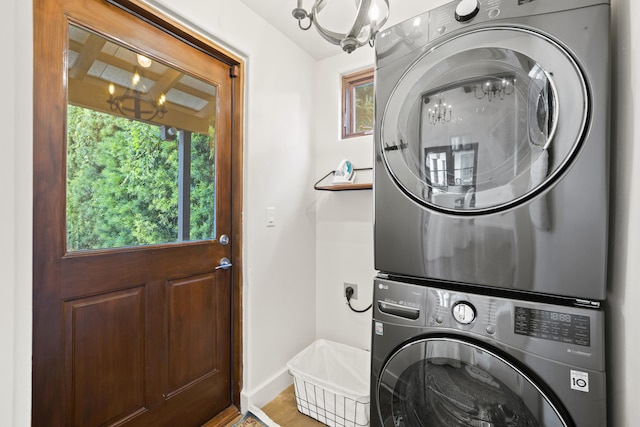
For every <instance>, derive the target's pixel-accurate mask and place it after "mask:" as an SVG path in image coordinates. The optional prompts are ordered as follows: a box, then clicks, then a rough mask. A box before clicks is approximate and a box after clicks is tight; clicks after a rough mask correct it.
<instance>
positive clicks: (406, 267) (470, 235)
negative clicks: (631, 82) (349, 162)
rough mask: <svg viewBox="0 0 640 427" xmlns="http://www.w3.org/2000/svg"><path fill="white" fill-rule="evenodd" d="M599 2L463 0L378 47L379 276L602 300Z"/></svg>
mask: <svg viewBox="0 0 640 427" xmlns="http://www.w3.org/2000/svg"><path fill="white" fill-rule="evenodd" d="M609 11H610V5H609V1H608V0H562V1H557V0H478V1H477V0H462V1H455V2H452V3H449V4H446V5H444V6H442V7H439V8H437V9H434V10H431V11H429V12H427V13H425V14H423V15H420V16H418V17H416V18H414V19H412V20H409V21H406V22H404V23H402V24H399V25H397V26H395V27H391V28H390V29H388V30H386V31H384V32H382V33H380V34H379V36H378V39H377V40H376V127H375V149H376V162H375V181H374V182H375V184H374V189H375V267H376V269H377V270H380V271H382V272H385V273H389V274H395V275H400V276H410V277H420V278H435V279H442V280H451V281H456V282H461V283H470V284H476V285H483V286H491V287H497V288H510V289H516V290H521V291H527V292H532V293H543V294H552V295H560V296H568V297H572V298H579V299H586V300H594V301H598V300H603V299H604V298H605V283H606V280H605V277H606V257H607V254H606V253H607V251H606V248H607V210H608V209H607V206H608V156H609V154H608V137H609V133H608V114H609V108H608V105H609V53H608V45H609Z"/></svg>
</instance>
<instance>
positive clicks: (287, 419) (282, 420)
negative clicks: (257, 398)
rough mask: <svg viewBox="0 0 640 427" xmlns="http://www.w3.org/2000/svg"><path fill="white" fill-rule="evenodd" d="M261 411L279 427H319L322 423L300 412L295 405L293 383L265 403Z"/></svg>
mask: <svg viewBox="0 0 640 427" xmlns="http://www.w3.org/2000/svg"><path fill="white" fill-rule="evenodd" d="M262 411H263V412H264V413H265V414H267V416H268V417H269V418H271V419H272V420H273V421H274V422H276V423H278V424H280V426H281V427H320V426H324V424H322V423H320V422H318V421H316V420H314V419H313V418H311V417H308V416H306V415H304V414H301V413H300V412H299V411H298V408H297V406H296V396H295V392H294V391H293V384H291V386H289V387H288V388H287V389H285V390H284V391H283V392H282V393H280V394H279V395H278V396H276V397H275V399H273V400H272V401H271V402H269V403H267V404H266V405H265V406H264V408H262Z"/></svg>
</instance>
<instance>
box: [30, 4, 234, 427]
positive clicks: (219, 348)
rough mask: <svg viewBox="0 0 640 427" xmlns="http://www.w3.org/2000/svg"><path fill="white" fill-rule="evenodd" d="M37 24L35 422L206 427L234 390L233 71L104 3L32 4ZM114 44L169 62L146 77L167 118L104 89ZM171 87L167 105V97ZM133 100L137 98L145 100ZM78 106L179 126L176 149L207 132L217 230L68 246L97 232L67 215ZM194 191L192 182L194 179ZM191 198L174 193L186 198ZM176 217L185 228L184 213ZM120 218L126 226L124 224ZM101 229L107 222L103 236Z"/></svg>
mask: <svg viewBox="0 0 640 427" xmlns="http://www.w3.org/2000/svg"><path fill="white" fill-rule="evenodd" d="M34 24H35V25H34V28H35V35H34V52H35V72H34V242H33V243H34V297H33V298H34V300H33V303H34V317H33V321H34V325H33V328H34V332H33V334H34V335H33V414H32V415H33V418H32V424H33V425H34V426H45V425H46V426H83V427H89V426H116V425H117V426H178V425H179V426H197V425H201V424H202V423H204V422H205V421H206V420H209V419H211V418H213V417H214V416H215V415H216V414H218V413H220V412H221V411H223V410H224V409H225V408H228V407H229V406H230V405H232V403H233V400H234V399H233V393H236V392H237V391H234V390H233V389H232V386H233V383H234V366H233V363H232V362H233V361H232V348H233V347H232V340H233V338H234V337H233V336H232V333H234V332H233V331H232V322H233V318H234V317H233V316H234V315H235V316H237V314H234V312H233V310H232V302H233V301H232V294H233V288H232V285H233V280H234V279H233V274H234V273H233V269H234V268H236V267H233V268H227V269H224V268H219V269H216V267H217V266H218V265H219V264H220V260H221V259H222V258H228V259H230V260H232V261H233V260H234V255H235V254H236V253H237V244H236V242H233V241H232V242H231V243H229V244H223V243H221V241H220V236H221V235H223V234H227V235H230V236H231V239H232V240H233V239H237V238H238V233H237V230H238V227H237V226H236V225H235V224H234V221H235V220H236V219H237V214H236V213H237V212H238V209H237V207H238V203H239V202H238V199H237V198H236V199H234V193H233V191H232V189H233V186H232V177H233V176H234V173H235V174H237V171H234V170H232V164H233V162H234V160H233V159H234V151H233V135H232V129H233V127H234V124H233V120H234V117H233V116H234V114H236V115H237V112H235V113H234V110H233V99H234V95H233V87H234V81H233V79H234V78H233V77H232V76H233V74H234V73H233V72H232V70H234V64H232V63H230V62H231V61H224V60H219V59H214V58H213V57H212V56H210V55H208V54H206V53H204V52H203V51H202V49H197V48H195V47H194V46H191V45H188V44H186V43H184V42H182V41H180V40H178V38H176V37H174V36H173V35H171V34H169V33H168V32H166V31H163V30H161V29H159V28H157V26H156V25H152V24H151V23H150V22H145V21H143V20H141V19H138V18H136V17H134V16H133V15H131V14H129V13H127V12H125V11H123V10H121V9H120V8H118V7H115V6H113V5H110V4H108V3H106V2H103V1H99V0H88V1H84V0H71V1H69V0H67V1H62V0H35V1H34ZM109 46H111V47H113V46H115V48H113V49H111V50H115V51H118V52H124V53H127V52H137V53H140V54H142V55H143V56H146V57H149V58H152V59H153V61H155V62H157V63H159V64H160V65H162V67H160V68H158V69H159V70H160V71H146V70H145V71H144V72H145V73H146V74H145V75H143V78H144V79H146V80H145V81H147V84H148V85H149V86H151V85H153V86H154V87H155V88H156V89H155V93H154V89H153V88H152V89H150V90H149V91H148V92H149V94H151V95H150V96H152V97H155V99H156V101H151V106H152V108H155V109H158V108H160V109H162V105H165V106H166V110H167V111H166V114H165V113H162V112H161V113H160V114H158V113H157V111H156V115H155V116H153V117H151V114H150V115H148V116H146V117H145V116H144V114H145V108H144V107H140V106H139V105H138V106H137V107H135V108H137V111H134V110H135V108H134V109H129V110H127V109H126V108H124V107H123V108H121V109H119V108H120V107H117V108H114V107H113V105H114V102H110V101H109V99H111V98H109V97H110V95H109V93H108V92H107V90H108V89H107V87H106V85H105V86H104V87H102V88H101V89H96V88H97V87H99V86H100V84H101V83H100V82H101V80H100V78H106V77H104V75H106V74H107V73H106V72H104V73H103V74H100V73H98V72H96V71H95V70H96V67H98V68H99V67H103V68H105V69H106V68H109V67H112V68H114V67H115V68H118V67H121V68H122V67H123V65H122V64H123V62H122V61H124V60H123V59H122V58H124V56H123V55H121V54H115V53H114V54H113V58H116V59H107V58H111V57H110V56H108V52H109ZM118 58H119V59H118ZM117 61H121V62H122V63H118V62H117ZM105 64H106V65H105ZM137 70H138V69H137V68H136V71H131V73H137V72H138V71H137ZM140 70H142V69H140ZM150 70H151V69H150ZM140 73H142V71H140ZM112 74H113V73H112ZM116 74H117V73H116ZM101 76H102V77H101ZM182 78H184V80H181V79H182ZM193 81H197V82H196V83H193ZM189 82H191V83H189ZM98 83H100V84H98ZM202 87H205V88H204V89H202ZM208 88H213V89H211V90H210V91H209V89H208ZM172 89H173V92H171V90H172ZM161 90H162V92H163V93H160V92H161ZM92 91H95V93H92ZM99 91H103V92H99ZM109 91H111V89H109ZM198 91H201V92H207V91H209V92H211V93H209V95H210V97H211V100H213V102H214V103H215V104H214V105H208V106H207V105H206V104H207V102H208V101H207V99H208V98H206V96H205V95H202V96H200V95H199V92H198ZM139 92H140V91H139ZM123 93H124V92H123ZM165 93H166V101H165V99H163V100H162V101H158V99H160V98H161V97H164V95H165ZM171 93H173V95H171ZM135 96H136V97H138V98H139V99H137V100H138V101H140V99H142V95H140V94H139V93H138V94H136V95H135ZM198 96H200V98H202V99H203V100H204V101H203V100H202V99H201V102H200V106H199V107H195V106H192V105H189V103H190V102H192V101H189V100H193V98H198ZM122 99H124V97H123V98H122ZM180 99H182V100H183V101H180ZM112 101H113V100H112ZM165 102H166V103H165ZM193 102H194V103H195V104H197V103H198V102H197V101H193ZM159 105H160V107H158V106H159ZM72 108H82V109H83V110H82V111H90V112H91V114H98V116H97V117H103V116H100V115H99V114H111V115H113V116H114V117H117V116H122V117H125V118H126V116H127V115H128V114H130V115H132V116H134V117H129V118H128V120H130V121H133V122H136V123H140V124H141V126H142V127H143V129H146V128H148V127H153V126H157V128H158V130H159V132H166V131H167V129H172V130H173V132H176V130H177V134H178V138H177V139H178V141H176V142H171V143H175V144H176V147H178V143H180V144H182V143H183V142H184V140H185V138H186V139H187V140H190V138H191V135H192V133H193V134H195V133H198V132H199V133H200V134H203V135H205V137H207V135H208V138H209V141H210V145H211V156H212V158H213V159H214V161H215V168H214V175H215V176H214V177H213V182H214V184H213V185H214V186H215V188H214V189H213V193H214V200H215V202H214V203H215V208H214V213H213V214H212V217H211V219H210V220H211V221H212V223H213V228H214V232H213V233H212V234H211V235H210V236H209V238H200V237H196V238H195V239H194V238H188V236H187V238H184V236H183V232H182V231H181V232H180V236H178V237H176V239H175V241H165V240H166V239H165V240H162V238H160V240H158V241H151V243H141V244H131V243H127V241H126V239H125V238H126V237H127V236H126V233H125V236H124V237H123V239H125V240H123V241H125V243H123V244H121V245H120V244H114V245H111V246H110V245H106V246H109V247H103V246H100V245H101V243H100V242H98V243H86V245H87V246H82V245H83V244H85V243H82V244H80V246H79V247H78V246H77V245H78V244H77V243H74V244H71V243H70V237H69V236H70V231H69V230H70V229H72V228H73V229H78V230H83V229H84V230H87V229H91V228H92V227H91V226H88V227H87V224H86V223H81V224H76V223H73V224H71V220H70V219H69V216H70V215H71V214H70V211H71V208H70V207H69V205H70V204H71V202H70V196H69V192H70V190H69V188H68V186H70V185H71V184H70V182H71V178H70V176H71V172H70V171H71V168H72V167H73V165H72V164H71V163H72V161H71V160H70V159H69V157H68V156H69V154H68V153H69V150H70V149H71V148H70V147H71V146H72V142H71V141H70V140H69V138H70V135H71V130H70V129H69V128H71V124H70V123H69V122H68V116H69V115H71V109H72ZM198 108H199V110H198ZM190 109H191V110H193V111H196V112H195V113H194V112H193V111H190ZM161 116H162V117H161ZM190 118H194V119H193V121H191V119H190ZM105 120H106V119H105ZM202 123H205V124H204V125H203V124H202ZM87 126H88V125H87V124H85V123H84V122H82V124H81V125H80V127H85V128H86V127H87ZM145 126H146V127H145ZM112 127H114V128H117V127H118V126H117V125H112ZM212 129H213V131H212ZM84 130H86V129H80V131H79V132H82V131H84ZM118 130H120V129H118ZM101 132H102V131H101ZM169 132H170V134H169V135H170V136H172V131H169ZM96 133H99V132H96ZM163 135H164V134H163ZM165 136H166V135H165ZM126 139H127V138H124V140H125V143H126ZM74 143H75V142H74ZM163 143H164V142H163ZM167 143H169V142H167ZM176 150H178V148H176ZM181 153H182V152H181ZM180 155H182V154H180ZM92 156H93V155H92V154H89V155H87V157H92ZM132 156H134V155H133V154H132ZM176 157H179V156H178V154H176ZM180 162H182V161H181V160H180ZM180 165H183V163H180ZM165 167H167V166H165V165H163V164H157V165H153V166H151V169H153V168H165ZM184 173H187V174H189V173H190V172H189V171H187V172H185V171H184V170H183V168H182V166H181V167H180V177H182V176H183V175H184ZM187 176H189V175H187ZM92 184H93V185H95V186H96V188H97V187H98V185H99V184H98V182H97V181H96V182H95V183H92ZM117 185H121V186H123V185H125V183H124V182H120V183H119V184H114V186H117ZM179 185H180V184H179V179H178V178H177V180H176V186H179ZM185 185H186V188H188V187H189V180H188V179H187V180H186V184H185ZM158 186H159V184H158V183H156V182H144V183H143V185H141V188H143V189H144V190H145V191H154V189H157V188H158ZM85 191H89V192H90V188H89V190H86V188H85ZM184 191H185V187H183V188H181V189H180V190H179V191H178V193H179V194H178V198H182V197H183V196H184ZM74 200H75V199H74ZM180 200H182V204H183V205H184V200H183V199H180ZM186 200H187V203H188V200H189V199H188V198H187V199H186ZM179 209H182V208H179ZM121 214H122V215H125V216H126V215H127V212H124V213H121ZM96 215H103V213H96ZM179 217H180V219H179V222H180V223H181V224H183V223H184V221H185V215H184V212H183V213H182V214H180V215H179ZM186 217H187V218H188V214H187V215H186ZM74 221H80V220H74ZM158 221H160V220H158ZM186 221H187V222H188V221H189V219H187V220H186ZM85 222H86V221H85ZM147 222H149V221H147ZM151 222H153V218H152V219H151ZM121 223H122V224H123V227H124V226H125V225H124V224H125V223H126V221H124V220H123V221H122V222H121ZM153 225H154V224H151V226H153ZM181 226H182V225H181ZM234 226H235V227H234ZM83 227H84V228H83ZM99 227H103V228H104V227H105V225H104V224H102V223H100V224H98V225H96V226H95V227H94V228H99ZM135 232H136V230H133V229H131V230H130V233H132V234H133V233H135ZM187 233H188V231H187ZM106 234H109V233H106ZM92 244H93V245H94V246H91V245H92ZM102 244H103V245H105V244H104V243H102ZM74 245H75V246H74ZM235 333H236V334H237V332H235ZM236 336H237V335H236Z"/></svg>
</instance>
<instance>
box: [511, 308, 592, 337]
mask: <svg viewBox="0 0 640 427" xmlns="http://www.w3.org/2000/svg"><path fill="white" fill-rule="evenodd" d="M514 329H515V330H514V332H515V333H516V334H519V335H527V336H530V337H536V338H542V339H545V340H551V341H558V342H563V343H567V344H577V345H583V346H589V345H591V321H590V319H589V316H580V315H575V314H568V313H562V312H559V311H547V310H537V309H533V308H526V307H516V311H515V326H514Z"/></svg>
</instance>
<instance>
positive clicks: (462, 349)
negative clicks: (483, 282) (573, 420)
mask: <svg viewBox="0 0 640 427" xmlns="http://www.w3.org/2000/svg"><path fill="white" fill-rule="evenodd" d="M376 390H377V394H378V396H377V398H378V410H379V413H378V414H372V416H378V417H380V420H381V423H382V425H383V426H385V427H467V426H501V427H568V426H569V425H573V424H569V423H568V422H566V421H564V420H563V419H562V417H561V415H560V411H559V409H558V407H557V406H556V405H555V402H554V399H552V398H551V397H550V396H548V395H546V394H544V393H543V392H542V391H541V389H540V388H539V386H538V385H536V384H535V383H534V382H533V381H532V380H531V379H530V378H529V377H528V376H527V375H525V374H524V373H523V372H522V371H520V370H519V369H518V368H517V367H516V366H514V365H513V364H511V363H510V362H509V361H507V360H505V359H504V358H502V357H501V356H499V355H497V354H495V353H493V352H492V351H490V350H488V349H484V348H481V347H479V346H478V345H476V344H473V343H470V342H466V341H463V340H461V339H456V338H427V339H423V340H420V341H416V342H414V343H411V344H408V345H407V346H405V347H403V348H401V349H400V350H398V351H397V352H396V353H394V354H393V355H392V356H391V358H390V359H389V361H388V362H387V363H386V365H385V366H384V369H383V371H382V374H381V375H380V379H379V383H378V384H377V386H376Z"/></svg>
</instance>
